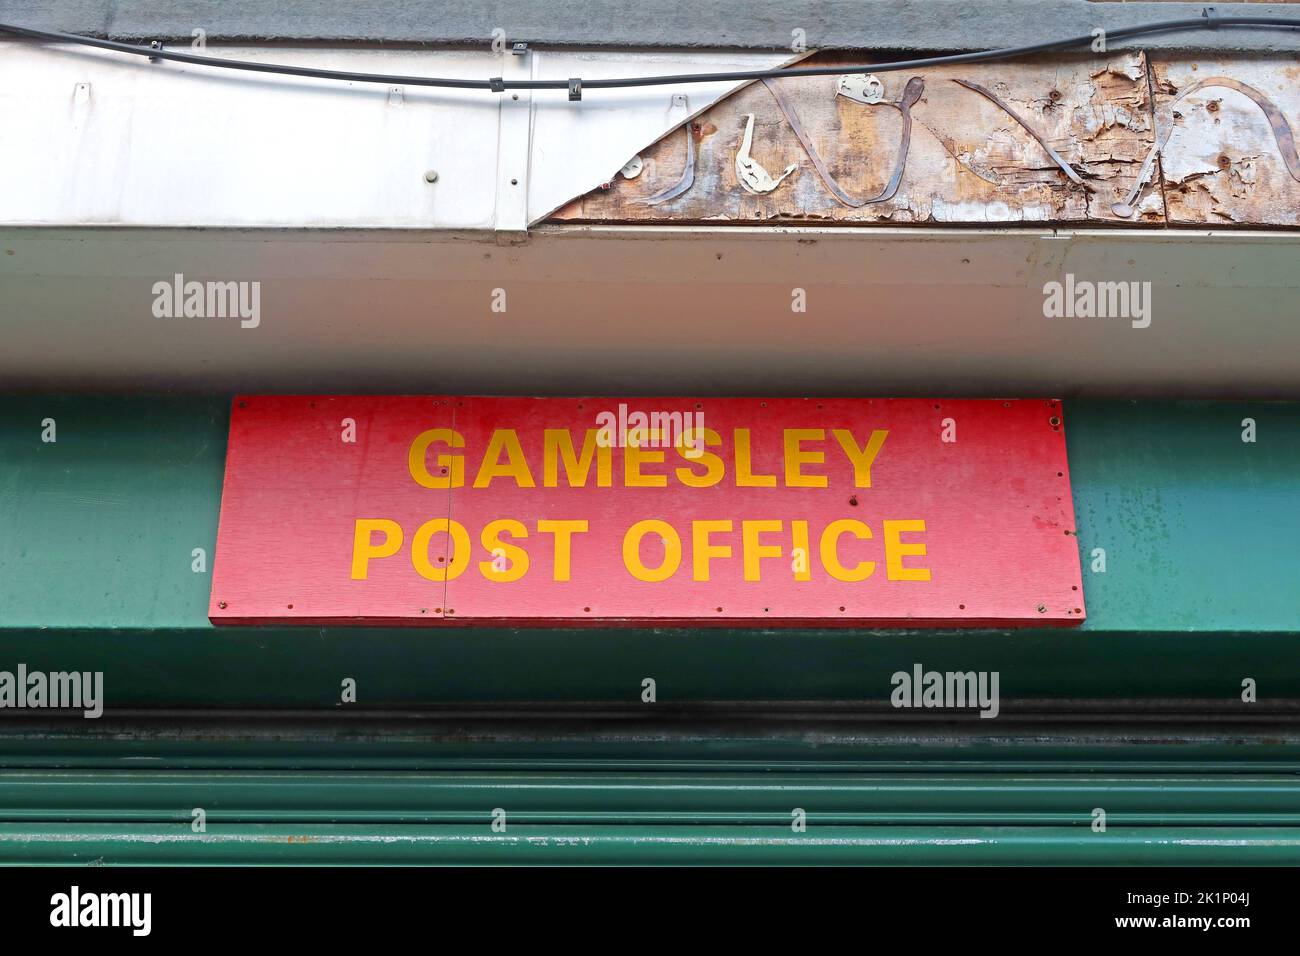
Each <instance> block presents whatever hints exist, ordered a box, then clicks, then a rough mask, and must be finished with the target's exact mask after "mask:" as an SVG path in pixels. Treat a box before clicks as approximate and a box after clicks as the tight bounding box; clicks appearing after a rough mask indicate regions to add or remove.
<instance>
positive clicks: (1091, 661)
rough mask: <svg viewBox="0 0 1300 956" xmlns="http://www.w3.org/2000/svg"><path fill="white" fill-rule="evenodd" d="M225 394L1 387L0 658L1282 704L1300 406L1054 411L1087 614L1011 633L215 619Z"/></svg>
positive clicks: (604, 685)
mask: <svg viewBox="0 0 1300 956" xmlns="http://www.w3.org/2000/svg"><path fill="white" fill-rule="evenodd" d="M227 405H228V401H227V399H226V398H225V397H207V398H188V397H187V398H177V397H140V396H131V397H120V396H119V397H87V396H74V397H50V396H30V395H17V396H8V397H4V396H0V667H8V666H11V665H14V664H16V663H17V662H19V661H22V662H24V663H26V664H28V666H29V667H31V668H41V669H68V668H76V669H80V670H103V671H104V672H105V683H106V686H107V688H108V689H109V690H108V693H110V694H111V696H112V700H113V702H114V704H115V705H116V706H189V707H201V706H224V707H239V706H251V707H291V706H293V707H297V706H305V707H329V706H334V705H336V704H337V701H338V695H339V682H340V680H341V678H342V677H345V676H346V677H353V678H355V679H357V681H358V685H359V689H360V702H361V703H363V704H415V703H426V702H436V701H485V700H493V699H499V700H623V701H635V700H636V699H637V697H638V695H639V692H640V682H641V679H642V678H643V677H646V676H653V677H654V678H655V679H656V681H657V682H658V687H659V695H660V699H661V700H665V701H671V700H709V699H712V700H718V699H746V698H749V699H755V698H764V699H818V698H826V699H849V700H859V699H864V700H883V699H885V698H886V697H887V694H888V691H889V689H890V686H889V683H888V680H889V675H890V674H891V673H893V672H894V671H895V670H898V669H908V668H910V667H911V665H912V664H913V663H914V662H918V661H919V662H921V663H923V664H924V665H925V666H926V667H927V668H937V669H941V670H949V669H961V670H968V669H976V670H999V671H1001V673H1002V683H1001V690H1002V695H1003V697H1004V698H1040V697H1050V698H1078V697H1103V698H1106V697H1109V698H1114V697H1125V698H1130V697H1138V698H1154V697H1198V698H1209V699H1217V700H1222V701H1225V702H1231V701H1235V700H1237V698H1238V695H1239V692H1240V682H1241V678H1242V677H1246V676H1249V677H1254V678H1255V679H1256V680H1257V681H1258V682H1259V687H1260V695H1261V698H1262V699H1268V698H1274V699H1276V698H1277V697H1300V653H1298V650H1300V644H1297V641H1298V640H1300V405H1295V404H1281V403H1278V404H1267V403H1263V404H1207V403H1131V402H1104V403H1097V402H1072V403H1068V404H1067V409H1066V428H1067V435H1068V443H1069V450H1070V461H1071V476H1072V482H1073V488H1074V496H1075V508H1076V512H1077V517H1078V529H1079V545H1080V549H1081V553H1082V555H1083V559H1084V590H1085V593H1086V598H1087V607H1088V614H1089V618H1088V621H1087V623H1086V624H1085V625H1084V627H1083V628H1082V629H1078V630H1074V631H1067V630H1026V631H1015V632H1007V631H947V632H934V631H927V632H898V631H893V632H870V631H865V630H864V631H850V632H845V631H810V630H795V631H761V630H745V631H735V630H730V631H720V630H715V629H704V630H698V631H687V630H660V631H654V630H648V629H635V630H616V629H594V630H580V631H579V630H573V631H565V630H554V629H551V630H540V631H512V630H489V629H449V630H433V629H429V630H419V629H393V628H378V629H375V628H368V629H363V628H323V629H322V628H287V627H283V628H271V629H247V628H244V629H238V628H230V629H216V628H213V627H212V626H211V625H210V624H209V623H208V621H207V618H206V608H207V596H208V587H209V575H208V574H195V573H193V572H192V571H191V568H190V564H191V551H192V549H194V548H204V549H206V551H207V554H208V558H209V566H210V563H211V560H212V557H213V550H214V541H215V533H216V526H217V515H218V508H219V499H220V487H221V478H222V467H223V457H224V452H225V438H226V425H227ZM1246 417H1251V418H1254V419H1255V421H1256V427H1257V441H1256V442H1254V443H1244V442H1243V441H1242V440H1241V432H1242V424H1241V422H1242V419H1243V418H1246ZM46 418H52V419H54V420H55V421H56V423H57V438H58V441H57V442H56V443H44V442H42V441H41V431H42V424H41V423H42V420H44V419H46ZM1094 548H1104V549H1105V551H1106V561H1107V570H1106V572H1105V573H1093V572H1092V571H1091V570H1090V564H1091V554H1092V551H1093V549H1094Z"/></svg>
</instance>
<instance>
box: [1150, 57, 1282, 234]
mask: <svg viewBox="0 0 1300 956" xmlns="http://www.w3.org/2000/svg"><path fill="white" fill-rule="evenodd" d="M1153 72H1154V76H1155V84H1156V109H1157V113H1156V122H1157V128H1158V129H1159V133H1160V138H1161V139H1162V140H1165V139H1166V138H1167V142H1166V143H1165V145H1164V149H1163V150H1162V153H1161V157H1160V169H1161V172H1162V173H1163V188H1164V193H1165V202H1166V205H1167V207H1168V215H1169V221H1170V222H1171V223H1179V224H1191V223H1195V224H1209V225H1223V224H1225V223H1232V224H1243V225H1271V226H1295V225H1300V156H1297V154H1296V142H1295V137H1296V131H1297V130H1300V64H1298V63H1297V62H1296V60H1295V59H1294V58H1293V57H1285V58H1276V59H1273V58H1269V59H1254V60H1249V61H1243V60H1232V61H1224V60H1197V61H1189V60H1179V61H1175V62H1156V63H1154V64H1153ZM1223 78H1226V79H1227V80H1228V81H1229V82H1228V83H1227V84H1224V83H1222V82H1220V81H1221V80H1222V79H1223ZM1242 84H1244V88H1243V86H1242ZM1270 113H1272V122H1270ZM1279 119H1280V122H1279Z"/></svg>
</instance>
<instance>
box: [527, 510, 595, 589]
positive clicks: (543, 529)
mask: <svg viewBox="0 0 1300 956" xmlns="http://www.w3.org/2000/svg"><path fill="white" fill-rule="evenodd" d="M537 531H538V533H539V534H554V535H555V561H554V572H553V574H552V576H553V577H554V578H555V580H556V581H567V580H569V573H570V566H571V564H572V561H573V536H574V535H575V534H585V533H586V531H587V522H586V521H585V520H575V521H561V520H558V519H551V518H540V519H538V521H537Z"/></svg>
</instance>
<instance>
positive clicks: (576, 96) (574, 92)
mask: <svg viewBox="0 0 1300 956" xmlns="http://www.w3.org/2000/svg"><path fill="white" fill-rule="evenodd" d="M569 99H570V100H572V101H576V100H580V99H582V77H580V76H571V77H569Z"/></svg>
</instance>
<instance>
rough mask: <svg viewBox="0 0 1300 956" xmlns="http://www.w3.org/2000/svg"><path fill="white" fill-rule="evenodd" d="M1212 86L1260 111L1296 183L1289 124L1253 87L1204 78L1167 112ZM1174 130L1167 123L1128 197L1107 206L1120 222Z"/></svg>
mask: <svg viewBox="0 0 1300 956" xmlns="http://www.w3.org/2000/svg"><path fill="white" fill-rule="evenodd" d="M1216 86H1217V87H1223V88H1225V89H1229V90H1236V91H1237V92H1238V93H1240V94H1242V95H1243V96H1245V97H1247V98H1248V99H1249V100H1250V101H1251V102H1253V103H1254V104H1255V105H1256V106H1258V107H1259V108H1260V110H1261V111H1262V112H1263V114H1264V117H1265V119H1267V120H1268V125H1269V127H1270V128H1271V129H1272V130H1273V139H1274V141H1276V143H1277V151H1278V152H1279V153H1281V155H1282V162H1284V163H1285V164H1286V171H1287V172H1288V173H1290V174H1291V178H1292V179H1294V180H1295V181H1296V182H1298V183H1300V152H1298V151H1297V150H1296V145H1295V135H1294V134H1293V133H1292V132H1291V125H1290V124H1289V123H1288V122H1287V121H1286V116H1285V115H1284V114H1283V113H1282V111H1281V110H1280V109H1278V108H1277V106H1276V105H1275V104H1274V103H1273V101H1272V100H1270V99H1269V98H1268V97H1267V96H1265V95H1264V94H1263V93H1261V92H1260V91H1259V90H1257V89H1255V88H1254V87H1253V86H1249V85H1247V84H1245V83H1243V82H1241V81H1240V80H1234V79H1233V78H1232V77H1230V76H1207V77H1206V78H1205V79H1203V80H1197V81H1196V82H1195V83H1193V84H1192V85H1191V86H1189V87H1187V89H1185V90H1183V91H1182V92H1181V93H1179V94H1178V95H1177V96H1175V97H1174V98H1173V99H1172V100H1170V102H1169V106H1170V109H1172V108H1173V107H1175V106H1177V105H1178V104H1179V103H1180V102H1181V101H1182V100H1184V99H1186V98H1187V97H1189V96H1191V95H1192V94H1193V93H1196V92H1199V91H1200V90H1204V89H1206V88H1208V87H1216ZM1175 128H1176V127H1175V126H1174V124H1173V123H1170V124H1169V128H1168V129H1167V130H1166V131H1165V134H1164V136H1157V137H1156V141H1155V142H1154V143H1152V145H1151V152H1150V153H1148V154H1147V158H1146V160H1145V161H1144V162H1143V163H1142V168H1141V169H1140V170H1139V171H1138V178H1137V182H1135V183H1134V184H1133V188H1132V189H1131V190H1129V194H1128V195H1127V196H1126V197H1124V201H1123V202H1117V203H1115V204H1114V205H1112V206H1111V207H1110V211H1111V212H1113V213H1114V214H1115V215H1117V216H1119V217H1120V218H1122V219H1131V218H1132V217H1133V215H1134V214H1135V213H1136V211H1137V210H1136V208H1135V206H1134V203H1136V202H1137V200H1138V196H1140V195H1141V194H1142V189H1143V188H1144V187H1145V186H1146V184H1147V181H1148V180H1149V179H1150V178H1151V171H1152V169H1153V168H1154V166H1155V162H1156V158H1157V157H1159V156H1160V155H1162V154H1163V153H1164V151H1165V147H1166V146H1168V145H1169V140H1170V138H1171V137H1172V136H1173V135H1174V129H1175Z"/></svg>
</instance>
